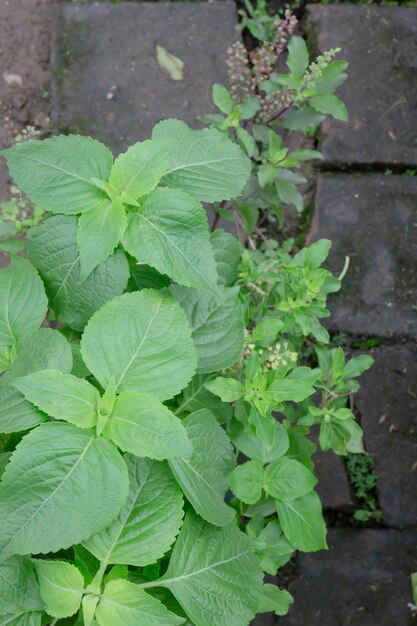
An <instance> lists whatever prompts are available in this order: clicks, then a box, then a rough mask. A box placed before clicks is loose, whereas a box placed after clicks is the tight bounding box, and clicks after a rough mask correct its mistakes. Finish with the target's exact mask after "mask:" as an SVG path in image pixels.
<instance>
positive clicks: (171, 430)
mask: <svg viewBox="0 0 417 626" xmlns="http://www.w3.org/2000/svg"><path fill="white" fill-rule="evenodd" d="M103 435H104V437H107V439H110V440H111V441H113V442H114V443H115V444H116V445H117V446H118V447H119V448H120V449H121V450H123V451H125V452H132V453H133V454H135V455H136V456H139V457H149V458H151V459H157V460H159V461H162V460H163V459H172V458H175V457H178V456H190V455H191V453H192V446H191V443H190V441H189V439H188V436H187V431H186V430H185V428H184V426H183V425H182V423H181V420H180V419H178V417H176V416H175V415H174V414H173V413H172V412H171V411H170V410H169V409H167V407H166V406H165V405H163V404H162V402H160V401H159V400H158V399H157V398H155V396H152V395H151V394H150V393H138V392H137V391H125V392H124V393H121V394H120V395H119V396H118V397H117V398H116V401H115V403H114V407H113V410H112V412H111V415H110V418H109V420H108V422H107V423H106V425H105V427H104V430H103Z"/></svg>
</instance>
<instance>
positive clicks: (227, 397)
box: [205, 376, 244, 402]
mask: <svg viewBox="0 0 417 626" xmlns="http://www.w3.org/2000/svg"><path fill="white" fill-rule="evenodd" d="M205 387H206V389H208V390H209V391H211V393H214V394H215V395H216V396H219V398H220V399H221V400H222V401H223V402H234V401H235V400H239V398H241V397H242V396H243V392H244V387H243V385H242V384H241V383H240V382H239V381H238V380H236V379H235V378H224V377H222V376H219V377H218V378H215V379H214V380H211V381H210V382H208V383H206V384H205Z"/></svg>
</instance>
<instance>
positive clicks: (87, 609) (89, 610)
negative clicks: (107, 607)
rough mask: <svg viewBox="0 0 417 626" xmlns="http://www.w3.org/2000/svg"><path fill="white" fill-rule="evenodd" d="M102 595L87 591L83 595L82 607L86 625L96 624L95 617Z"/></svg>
mask: <svg viewBox="0 0 417 626" xmlns="http://www.w3.org/2000/svg"><path fill="white" fill-rule="evenodd" d="M99 600H100V597H99V596H96V595H92V594H91V593H87V594H86V595H84V596H83V599H82V609H83V619H84V626H90V625H91V624H96V623H97V622H94V617H95V614H96V608H97V604H98V603H99Z"/></svg>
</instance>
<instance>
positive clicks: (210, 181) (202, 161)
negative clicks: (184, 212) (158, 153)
mask: <svg viewBox="0 0 417 626" xmlns="http://www.w3.org/2000/svg"><path fill="white" fill-rule="evenodd" d="M152 139H156V140H158V141H160V142H161V143H162V144H163V145H165V146H166V147H167V148H168V150H169V155H170V160H169V167H168V172H167V174H166V175H165V176H164V177H163V178H162V184H163V185H166V186H167V187H172V188H175V189H182V190H183V191H187V192H188V193H190V194H191V195H192V196H194V197H195V198H197V200H201V201H202V202H215V201H220V200H230V199H231V198H235V197H237V196H239V195H240V193H241V191H242V189H243V187H244V186H245V184H246V182H247V180H248V178H249V174H250V170H251V162H250V160H249V159H248V158H247V157H246V155H245V154H244V152H243V151H242V150H241V149H240V148H239V146H237V145H236V144H235V143H233V142H232V141H231V140H230V139H228V138H227V137H225V136H224V135H223V134H222V133H220V132H218V131H217V130H214V129H204V130H191V129H190V128H189V127H188V126H187V125H186V124H185V123H184V122H181V121H180V120H164V121H162V122H160V123H159V124H157V126H155V128H154V130H153V133H152Z"/></svg>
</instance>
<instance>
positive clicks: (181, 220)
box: [123, 189, 217, 291]
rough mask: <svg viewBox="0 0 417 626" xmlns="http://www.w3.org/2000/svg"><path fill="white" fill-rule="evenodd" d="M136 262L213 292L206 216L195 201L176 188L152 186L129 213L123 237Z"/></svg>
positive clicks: (214, 272) (214, 273)
mask: <svg viewBox="0 0 417 626" xmlns="http://www.w3.org/2000/svg"><path fill="white" fill-rule="evenodd" d="M123 244H124V246H125V248H126V250H127V251H128V252H129V254H131V255H132V256H134V257H136V258H137V259H138V260H139V261H142V262H144V263H148V264H149V265H152V266H153V267H155V268H156V269H157V270H158V272H160V273H161V274H167V275H168V276H170V277H171V278H173V279H174V280H175V281H177V282H178V283H180V284H182V285H187V286H189V287H197V288H199V289H207V290H209V291H215V289H216V284H217V270H216V264H215V262H214V257H213V250H212V249H211V246H210V241H209V232H208V225H207V215H206V212H205V211H204V209H203V207H202V206H201V204H200V203H199V202H197V200H195V199H194V198H192V197H191V196H190V195H188V194H187V193H184V192H183V191H179V190H176V189H155V191H152V192H151V193H150V194H148V195H147V196H146V197H145V198H144V199H143V203H142V205H141V207H140V209H138V210H137V211H134V212H131V213H130V214H129V223H128V227H127V231H126V235H125V237H124V240H123Z"/></svg>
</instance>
